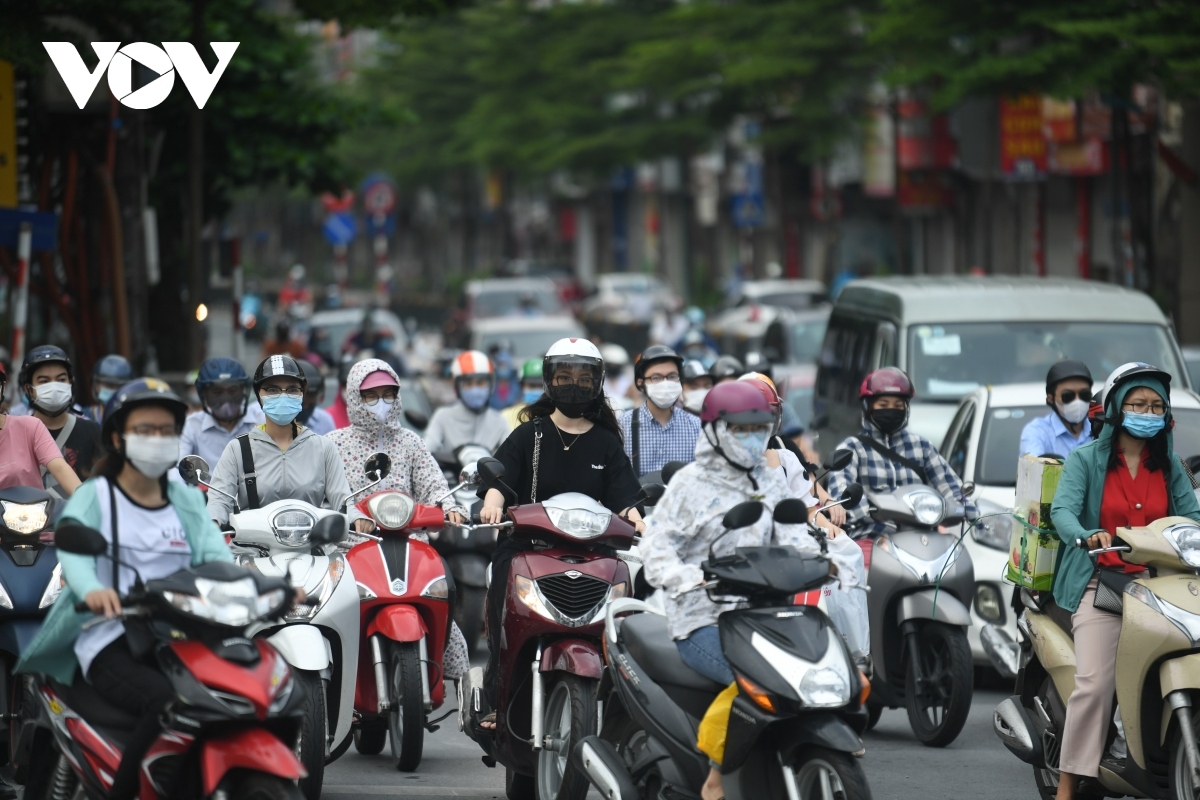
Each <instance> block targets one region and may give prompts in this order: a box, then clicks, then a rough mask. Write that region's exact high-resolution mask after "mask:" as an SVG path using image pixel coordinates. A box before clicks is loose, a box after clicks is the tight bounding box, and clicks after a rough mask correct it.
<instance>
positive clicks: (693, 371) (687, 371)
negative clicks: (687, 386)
mask: <svg viewBox="0 0 1200 800" xmlns="http://www.w3.org/2000/svg"><path fill="white" fill-rule="evenodd" d="M707 375H708V370H707V369H705V368H704V362H703V361H699V360H697V359H695V358H689V359H688V360H687V361H684V362H683V369H681V370H679V376H680V377H681V378H683V380H685V381H694V380H696V378H703V377H705V376H707Z"/></svg>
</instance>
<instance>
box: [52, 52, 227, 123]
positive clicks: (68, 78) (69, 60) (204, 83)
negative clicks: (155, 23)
mask: <svg viewBox="0 0 1200 800" xmlns="http://www.w3.org/2000/svg"><path fill="white" fill-rule="evenodd" d="M91 44H92V50H94V51H95V52H96V57H97V58H98V59H99V63H97V64H96V68H95V69H94V70H92V71H90V72H89V71H88V68H87V65H86V64H84V63H83V58H82V57H81V56H80V55H79V51H78V50H76V49H75V45H74V44H73V43H71V42H42V47H44V48H46V52H47V53H49V54H50V60H51V61H53V62H54V66H55V68H56V69H58V74H59V75H61V76H62V79H63V83H65V84H66V85H67V90H68V91H70V92H71V97H72V98H73V99H74V100H75V104H76V105H77V106H79V107H80V108H81V109H82V108H83V107H84V106H85V105H86V104H87V101H88V99H89V98H90V97H91V96H92V92H94V91H95V90H96V84H98V83H99V82H100V76H101V75H102V74H103V73H104V72H105V71H106V70H107V72H108V88H110V89H112V93H113V96H114V97H116V98H117V100H118V101H120V103H121V105H123V106H126V107H127V108H136V109H139V110H144V109H147V108H154V107H155V106H157V105H158V104H159V103H161V102H162V101H163V100H166V99H167V95H169V94H170V93H171V89H172V88H174V86H175V73H176V72H178V73H179V77H181V78H183V85H184V86H185V87H187V90H188V92H189V93H190V94H191V95H192V99H193V100H195V101H196V107H197V108H204V104H205V103H207V102H208V98H209V96H210V95H212V92H213V89H215V88H216V86H217V81H219V80H220V79H221V76H222V75H223V74H224V73H225V68H226V67H227V66H229V62H230V60H231V59H232V58H233V53H234V51H235V50H237V48H238V45H239V44H241V43H240V42H212V43H211V45H212V49H213V52H214V53H216V54H217V66H216V68H215V69H213V71H212V72H209V71H208V68H207V67H205V66H204V62H203V61H201V60H200V54H199V53H197V52H196V48H195V47H193V46H192V43H191V42H163V43H162V47H159V46H157V45H153V44H150V43H149V42H130V43H129V44H127V45H125V46H124V47H121V43H120V42H92V43H91ZM118 48H120V49H118ZM135 61H136V62H138V63H139V64H141V65H143V66H145V67H147V68H148V69H150V70H152V71H153V72H156V73H158V77H157V78H155V79H154V80H152V81H150V82H149V83H147V84H146V85H145V86H142V87H141V88H139V89H138V90H137V91H134V89H133V62H135Z"/></svg>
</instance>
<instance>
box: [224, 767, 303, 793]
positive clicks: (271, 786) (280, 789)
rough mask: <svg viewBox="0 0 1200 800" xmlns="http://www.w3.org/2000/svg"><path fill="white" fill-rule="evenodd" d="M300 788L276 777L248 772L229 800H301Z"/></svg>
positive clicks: (238, 783)
mask: <svg viewBox="0 0 1200 800" xmlns="http://www.w3.org/2000/svg"><path fill="white" fill-rule="evenodd" d="M302 797H303V794H302V793H301V791H300V787H298V786H296V785H295V784H293V783H292V782H291V781H285V780H284V779H283V778H280V777H278V776H276V775H264V774H263V773H261V772H248V773H246V774H245V775H244V776H242V777H241V778H239V779H238V780H237V781H236V782H235V783H234V784H233V787H232V789H231V790H230V792H229V800H300V799H301V798H302Z"/></svg>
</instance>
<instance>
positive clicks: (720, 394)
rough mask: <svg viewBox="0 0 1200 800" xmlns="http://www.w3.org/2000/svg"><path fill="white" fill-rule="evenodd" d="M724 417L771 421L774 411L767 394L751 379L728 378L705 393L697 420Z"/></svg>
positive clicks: (754, 422) (741, 422)
mask: <svg viewBox="0 0 1200 800" xmlns="http://www.w3.org/2000/svg"><path fill="white" fill-rule="evenodd" d="M718 420H725V421H726V422H727V423H729V424H731V425H773V424H774V423H775V413H774V412H773V411H772V409H771V404H770V403H769V402H768V401H767V398H766V395H765V394H764V393H763V392H762V391H760V390H759V389H758V388H756V387H754V386H752V385H751V382H750V381H727V382H726V383H722V384H719V385H717V386H714V387H713V388H712V390H711V391H710V392H709V393H708V394H706V395H705V396H704V405H703V406H702V407H701V409H700V421H701V422H704V423H712V422H717V421H718Z"/></svg>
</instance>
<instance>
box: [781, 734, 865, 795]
mask: <svg viewBox="0 0 1200 800" xmlns="http://www.w3.org/2000/svg"><path fill="white" fill-rule="evenodd" d="M791 770H792V774H793V775H795V777H796V784H797V786H798V788H799V789H800V797H817V796H820V795H821V793H822V791H823V790H822V787H823V786H828V787H829V789H832V790H833V795H832V796H833V797H845V798H846V799H847V800H871V787H870V786H869V785H868V784H867V776H866V774H865V773H863V769H862V765H861V764H860V763H859V760H858V759H857V758H855V757H854V756H852V755H849V754H848V753H839V752H837V751H835V750H828V749H826V748H824V747H810V748H806V749H805V750H804V751H803V752H802V754H801V755H800V757H799V758H797V759H795V761H794V762H793V763H792V765H791ZM783 796H785V797H786V796H787V795H786V794H785V795H783Z"/></svg>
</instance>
